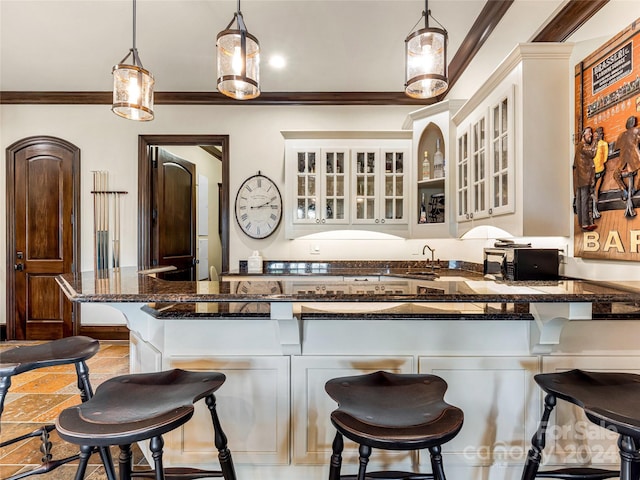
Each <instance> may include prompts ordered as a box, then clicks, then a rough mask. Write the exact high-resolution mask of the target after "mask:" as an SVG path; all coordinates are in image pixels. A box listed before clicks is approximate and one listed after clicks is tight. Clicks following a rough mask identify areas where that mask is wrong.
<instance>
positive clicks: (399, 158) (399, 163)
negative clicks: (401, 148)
mask: <svg viewBox="0 0 640 480" xmlns="http://www.w3.org/2000/svg"><path fill="white" fill-rule="evenodd" d="M403 171H404V155H403V154H402V152H398V153H396V173H402V172H403Z"/></svg>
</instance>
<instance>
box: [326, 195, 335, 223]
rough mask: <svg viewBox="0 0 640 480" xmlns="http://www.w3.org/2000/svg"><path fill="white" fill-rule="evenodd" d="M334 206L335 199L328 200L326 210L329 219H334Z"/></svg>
mask: <svg viewBox="0 0 640 480" xmlns="http://www.w3.org/2000/svg"><path fill="white" fill-rule="evenodd" d="M333 206H334V201H333V200H327V208H326V211H325V218H326V219H327V220H332V219H333V210H334V208H333Z"/></svg>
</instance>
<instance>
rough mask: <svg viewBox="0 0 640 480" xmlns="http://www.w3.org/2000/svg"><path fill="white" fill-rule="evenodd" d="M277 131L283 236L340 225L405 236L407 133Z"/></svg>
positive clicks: (409, 158) (409, 160)
mask: <svg viewBox="0 0 640 480" xmlns="http://www.w3.org/2000/svg"><path fill="white" fill-rule="evenodd" d="M282 135H283V136H284V138H285V180H286V182H285V183H286V186H285V206H284V211H285V236H286V238H296V237H299V236H302V235H308V234H311V233H319V232H326V231H329V230H343V229H350V230H353V229H356V230H374V231H381V232H385V233H391V234H394V235H399V236H405V237H406V236H407V234H408V224H407V218H408V217H407V215H408V187H409V180H408V178H409V174H408V168H409V165H410V164H411V134H410V133H409V132H404V131H397V132H395V131H392V132H386V131H385V132H364V131H363V132H360V131H357V132H348V131H335V132H332V131H326V132H324V131H319V132H304V131H299V132H282Z"/></svg>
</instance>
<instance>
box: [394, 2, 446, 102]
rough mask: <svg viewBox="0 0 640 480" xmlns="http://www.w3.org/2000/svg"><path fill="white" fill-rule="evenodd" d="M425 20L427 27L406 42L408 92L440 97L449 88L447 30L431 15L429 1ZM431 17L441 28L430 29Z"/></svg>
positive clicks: (417, 31) (426, 4)
mask: <svg viewBox="0 0 640 480" xmlns="http://www.w3.org/2000/svg"><path fill="white" fill-rule="evenodd" d="M422 17H424V28H421V29H420V30H416V31H414V32H412V33H410V34H409V36H408V37H407V38H406V39H405V41H404V43H405V67H406V68H405V74H406V75H405V84H404V86H405V90H404V91H405V93H406V94H407V95H408V96H410V97H412V98H431V97H436V96H438V95H440V94H442V93H444V92H446V90H447V88H449V83H448V80H447V41H448V35H447V31H446V30H445V28H444V27H443V26H442V25H441V24H440V22H438V21H437V20H436V19H435V18H433V17H432V16H431V11H430V10H429V1H428V0H425V2H424V12H422ZM422 17H420V20H422ZM429 17H431V18H433V20H434V21H435V22H436V23H437V24H438V25H440V27H441V28H437V27H430V26H429ZM420 20H418V23H420ZM416 25H417V23H416ZM414 28H415V27H414Z"/></svg>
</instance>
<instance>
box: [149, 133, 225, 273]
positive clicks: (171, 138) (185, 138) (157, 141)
mask: <svg viewBox="0 0 640 480" xmlns="http://www.w3.org/2000/svg"><path fill="white" fill-rule="evenodd" d="M152 145H158V146H162V145H194V146H197V145H221V146H222V159H221V162H222V192H223V193H222V199H221V200H222V201H221V205H220V212H221V215H220V226H221V228H222V235H221V238H220V240H221V243H222V271H223V272H226V271H228V270H229V135H139V136H138V267H139V268H148V267H149V266H151V227H152V220H151V219H152V212H151V209H152V199H151V184H152V178H151V176H152V173H153V169H152V166H151V160H150V159H149V147H150V146H152Z"/></svg>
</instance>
